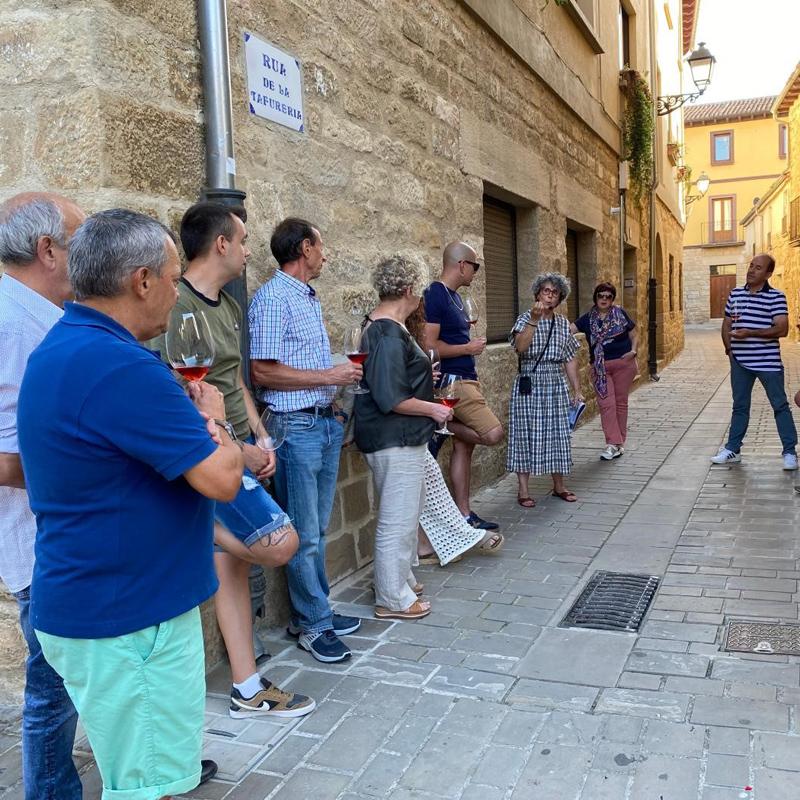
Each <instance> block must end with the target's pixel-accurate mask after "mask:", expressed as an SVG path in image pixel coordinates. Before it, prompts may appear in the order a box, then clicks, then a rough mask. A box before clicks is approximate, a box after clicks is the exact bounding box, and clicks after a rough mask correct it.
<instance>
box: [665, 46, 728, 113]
mask: <svg viewBox="0 0 800 800" xmlns="http://www.w3.org/2000/svg"><path fill="white" fill-rule="evenodd" d="M686 61H687V63H688V64H689V70H690V72H691V73H692V81H693V82H694V85H695V88H696V89H697V91H696V92H690V93H689V94H668V95H665V96H664V97H658V98H656V101H657V103H658V115H659V116H660V117H663V116H665V115H666V114H671V113H672V112H673V111H674V110H675V109H676V108H680V107H681V106H682V105H683V104H684V103H685V102H686V101H687V100H697V98H698V97H700V95H701V94H703V92H705V90H706V89H708V87H709V85H710V83H711V75H712V73H713V72H714V64H715V63H716V61H717V59H716V58H714V56H712V55H711V53H710V52H709V50H708V48H707V47H706V43H705V42H700V43H699V45H698V46H697V49H696V50H695V51H694V52H693V53H692V54H691V55H690V56H689V57H688V58H687V59H686Z"/></svg>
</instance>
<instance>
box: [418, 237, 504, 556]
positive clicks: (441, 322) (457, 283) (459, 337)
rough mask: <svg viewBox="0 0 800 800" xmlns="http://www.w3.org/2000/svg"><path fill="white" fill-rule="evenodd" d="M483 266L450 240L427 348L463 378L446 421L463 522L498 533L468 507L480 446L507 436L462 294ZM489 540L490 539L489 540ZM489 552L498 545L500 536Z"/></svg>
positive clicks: (430, 307)
mask: <svg viewBox="0 0 800 800" xmlns="http://www.w3.org/2000/svg"><path fill="white" fill-rule="evenodd" d="M479 268H480V263H479V262H478V255H477V253H476V252H475V250H474V249H473V248H472V247H470V246H469V245H468V244H465V243H464V242H450V244H448V245H447V246H446V247H445V249H444V254H443V256H442V276H441V278H440V279H439V280H438V281H434V282H433V283H432V284H431V285H430V286H429V287H428V288H427V289H426V290H425V296H424V300H425V321H426V324H425V347H426V348H427V349H429V350H434V349H435V350H437V351H438V352H439V357H440V359H441V370H442V373H443V374H447V373H450V374H454V375H457V376H458V377H459V378H461V380H460V382H459V383H460V390H459V402H458V405H457V406H456V407H455V408H454V409H453V415H454V419H453V421H452V422H450V423H448V427H449V429H450V430H451V431H452V432H453V434H454V436H453V453H452V455H451V457H450V480H451V482H452V485H453V499H454V500H455V502H456V505H457V506H458V508H459V510H460V511H461V513H462V514H463V515H464V518H465V519H466V520H467V521H468V522H469V523H470V525H472V526H473V527H475V528H480V529H482V530H487V531H495V530H497V529H498V527H499V526H498V525H497V523H496V522H487V521H486V520H484V519H481V518H480V517H479V516H478V515H477V514H476V513H475V512H474V511H473V510H472V509H471V508H470V472H471V468H472V453H473V451H474V449H475V445H476V444H483V445H489V446H492V445H496V444H498V443H499V442H500V440H501V439H502V438H503V426H502V425H501V423H500V420H499V419H497V417H496V416H495V415H494V413H493V412H492V410H491V409H490V408H489V406H488V405H487V404H486V400H485V399H484V397H483V393H482V392H481V387H480V383H478V374H477V372H476V371H475V356H478V355H480V354H481V353H482V352H483V351H484V350H485V349H486V339H485V337H477V338H475V339H470V335H469V329H470V321H469V319H468V317H467V314H466V311H465V309H464V302H463V299H462V297H461V295H460V294H459V293H458V290H459V289H461V288H463V287H469V286H470V285H471V284H472V281H473V280H474V279H475V274H476V273H477V271H478V269H479ZM490 538H491V537H490ZM495 539H496V541H494V542H489V543H488V546H489V548H490V549H491V548H493V547H499V545H500V543H501V541H502V537H500V536H499V534H495Z"/></svg>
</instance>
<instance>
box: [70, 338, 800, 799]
mask: <svg viewBox="0 0 800 800" xmlns="http://www.w3.org/2000/svg"><path fill="white" fill-rule="evenodd" d="M687 334H688V335H687V344H686V350H685V352H684V353H683V355H681V357H680V358H679V359H678V360H677V361H676V362H675V363H674V364H673V365H672V366H670V367H669V368H667V369H666V370H665V371H664V373H663V375H662V379H661V381H660V382H659V383H649V382H647V383H645V384H644V385H642V386H641V387H640V388H639V389H638V390H637V391H636V392H635V393H634V394H633V395H632V398H631V400H632V402H631V433H630V438H629V443H630V446H629V447H628V448H627V450H626V453H625V455H624V457H623V458H621V459H619V460H618V461H615V462H611V463H605V462H601V461H600V460H598V457H597V456H598V453H599V451H600V449H601V447H602V446H603V444H604V442H603V439H602V434H601V430H600V425H599V421H598V420H592V421H591V422H590V423H589V424H587V425H585V426H584V427H582V428H581V429H580V430H579V431H578V432H577V433H576V435H575V439H574V442H575V454H574V457H575V464H576V467H575V471H574V473H573V475H572V477H571V479H570V482H569V485H570V487H571V488H572V489H574V490H575V491H576V492H577V494H578V496H579V502H577V503H575V504H572V505H567V504H566V503H564V502H562V501H561V500H559V499H557V498H554V497H549V496H547V490H548V483H547V481H545V480H540V481H539V482H538V483H537V484H536V491H535V496H536V498H537V507H536V508H535V509H533V510H526V509H522V508H520V507H519V506H518V505H517V504H516V503H515V502H514V497H515V492H516V483H515V479H514V478H513V477H509V478H506V479H504V480H502V481H501V482H499V483H498V484H497V485H495V486H493V487H491V488H488V489H486V490H485V491H483V492H482V493H481V495H480V497H479V500H478V502H477V503H476V507H477V508H478V510H479V511H480V512H481V513H484V512H485V516H487V517H489V518H492V519H499V520H501V521H502V526H503V532H504V533H505V535H506V537H507V543H506V546H505V548H504V550H503V551H502V553H500V554H499V555H496V556H477V555H476V556H472V557H469V558H465V559H464V560H463V561H461V562H460V563H457V564H453V565H451V566H448V567H447V568H445V569H438V568H427V569H420V570H419V573H418V578H419V579H420V580H421V581H423V582H424V583H425V586H426V595H427V596H430V597H431V598H432V600H433V604H434V608H435V612H434V613H433V614H432V615H431V616H430V617H428V618H427V619H425V620H423V621H421V622H414V623H400V622H397V623H394V624H391V623H387V622H380V621H376V620H372V619H370V617H371V611H372V598H371V591H370V580H371V579H370V576H369V575H368V574H360V575H357V576H355V577H354V578H353V579H352V580H351V581H349V582H348V584H347V585H340V586H338V587H336V590H335V596H336V599H337V601H338V604H339V609H341V610H343V611H344V612H345V613H356V614H359V615H361V616H363V617H365V618H366V619H365V622H364V625H363V627H362V629H361V631H360V632H359V635H358V636H350V637H348V640H347V641H348V643H349V644H350V646H351V647H352V648H353V651H354V655H353V658H352V659H351V660H350V661H349V662H348V663H346V664H345V665H343V666H336V665H332V666H330V667H325V666H323V665H321V664H317V663H316V662H313V661H311V659H310V658H309V657H308V656H307V655H306V654H303V653H301V652H300V651H299V650H298V649H297V648H296V647H295V645H294V642H293V641H291V640H289V639H288V638H287V637H285V636H283V635H281V633H280V632H275V634H274V636H272V637H270V640H269V642H270V647H271V650H272V653H273V658H272V660H271V661H270V662H268V664H266V665H265V667H266V670H265V671H266V674H267V675H268V676H269V677H270V678H271V679H273V680H275V681H277V682H279V683H284V684H286V685H288V686H290V687H291V688H293V689H296V690H298V691H302V692H305V693H309V694H311V695H313V696H314V697H316V699H317V700H318V702H319V708H318V709H317V711H316V712H315V713H314V714H312V715H311V716H310V717H308V718H306V719H304V720H302V721H300V722H298V723H292V724H291V725H286V726H282V725H279V724H275V723H267V722H260V723H259V722H256V723H249V721H248V722H241V721H234V720H231V719H229V718H228V716H227V705H228V701H227V696H226V694H225V692H226V691H227V688H228V686H229V685H230V682H229V677H228V676H227V675H226V674H224V672H223V671H218V673H217V674H215V675H212V676H211V678H210V683H209V691H210V694H209V701H208V715H207V725H206V729H207V732H208V735H207V740H208V741H207V748H206V753H207V755H208V756H209V757H213V758H215V759H216V760H217V761H218V762H219V764H220V770H221V774H220V778H221V780H215V781H212V782H211V783H209V784H208V785H207V786H204V787H201V788H200V789H198V790H196V791H195V792H194V793H192V794H191V795H190V796H191V797H193V798H198V799H199V798H205V799H207V800H219V799H220V798H223V797H224V798H227V799H228V800H245V798H246V799H247V800H263V799H264V798H269V800H300V799H301V798H312V797H313V798H315V800H334V798H340V799H341V800H355V799H356V798H372V797H376V798H377V797H380V798H391V800H422V799H423V798H424V799H425V800H428V799H430V800H434V799H435V798H463V799H464V800H500V799H501V798H506V799H509V798H510V799H511V800H532V798H534V797H537V798H538V797H542V798H553V800H567V799H569V800H572V799H573V798H576V799H577V798H582V799H583V800H606V799H607V800H622V799H623V798H627V799H628V800H659V799H660V798H663V800H689V798H695V797H697V798H698V800H734V798H741V797H747V798H753V797H755V798H758V799H759V800H780V799H781V798H787V799H788V798H791V797H796V796H797V795H798V790H797V782H798V777H799V776H798V769H800V735H798V733H800V731H798V728H797V726H798V722H797V704H798V703H800V658H798V657H794V656H762V655H742V654H737V653H727V652H724V651H723V650H722V648H723V647H724V634H725V627H724V626H723V623H726V622H727V621H728V620H729V619H731V618H733V619H756V620H761V621H768V620H784V621H797V619H798V606H797V602H796V601H797V598H798V594H797V591H798V590H797V581H798V578H800V571H798V565H797V559H798V557H800V552H798V546H797V544H796V525H797V515H798V508H800V500H797V499H795V495H794V493H793V490H792V489H793V484H794V476H793V475H792V474H790V473H784V472H783V471H782V470H781V460H780V444H779V441H778V439H777V435H776V433H775V428H774V423H773V419H772V413H771V410H770V409H769V406H768V404H767V403H766V398H765V396H764V393H763V391H762V390H761V388H760V387H759V388H757V389H756V390H755V391H754V405H753V415H752V419H751V427H750V432H749V434H748V438H747V440H746V442H745V448H744V449H743V458H744V462H743V463H742V464H741V465H739V466H733V467H717V466H713V467H712V466H711V465H710V463H709V456H710V455H712V454H713V453H714V452H716V449H717V447H718V445H719V443H720V442H721V440H722V439H723V436H724V434H725V431H726V428H727V424H728V419H729V413H730V391H729V387H728V382H727V374H728V370H727V362H726V359H725V358H724V355H723V353H722V350H721V347H720V342H719V335H718V329H717V327H716V326H711V327H709V326H705V327H702V328H693V329H689V330H688V332H687ZM783 353H784V361H785V363H786V365H787V371H788V381H787V383H788V386H789V387H797V386H798V385H800V375H798V372H800V353H799V352H798V349H797V347H796V346H795V345H792V344H784V348H783ZM599 569H613V570H619V571H625V572H638V573H652V574H654V575H658V576H663V580H662V583H661V586H660V588H659V590H658V593H657V595H656V597H655V600H654V603H653V605H652V606H651V609H650V611H649V612H648V614H647V617H646V619H645V622H644V624H643V625H642V627H641V629H640V631H639V634H638V635H634V634H626V633H611V632H605V631H589V630H577V629H566V628H559V627H557V626H558V623H559V622H560V620H561V618H562V617H563V616H564V614H565V613H566V611H567V609H568V608H569V607H570V605H571V603H572V601H573V600H574V598H575V596H576V595H577V594H578V592H579V591H580V590H581V589H582V588H583V586H584V584H585V583H586V581H587V579H588V578H589V576H591V574H592V573H593V572H594V571H595V570H599ZM215 692H218V693H215ZM85 778H86V783H87V789H89V791H87V797H89V798H96V797H99V793H98V789H97V776H96V774H94V772H93V771H92V770H90V771H89V772H88V773H87V774H86V776H85ZM234 783H235V784H236V785H235V787H234V785H233V784H234ZM745 787H753V789H752V790H751V791H745Z"/></svg>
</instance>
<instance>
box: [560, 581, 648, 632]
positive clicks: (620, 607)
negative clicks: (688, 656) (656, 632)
mask: <svg viewBox="0 0 800 800" xmlns="http://www.w3.org/2000/svg"><path fill="white" fill-rule="evenodd" d="M658 583H659V578H656V577H655V576H654V575H631V574H628V573H625V572H606V571H601V572H595V574H594V575H592V577H591V579H590V580H589V583H587V584H586V588H585V589H584V590H583V591H582V592H581V594H580V597H579V598H578V599H577V600H576V601H575V602H574V603H573V605H572V608H571V609H570V610H569V612H567V615H566V616H565V617H564V619H563V620H561V625H560V627H562V628H571V627H572V628H574V627H577V628H598V629H600V630H607V631H637V630H639V626H640V625H641V624H642V619H643V618H644V615H645V612H646V611H647V609H648V607H649V606H650V603H651V602H652V600H653V595H654V594H655V592H656V589H657V588H658Z"/></svg>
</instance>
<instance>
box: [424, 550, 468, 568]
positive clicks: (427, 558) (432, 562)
mask: <svg viewBox="0 0 800 800" xmlns="http://www.w3.org/2000/svg"><path fill="white" fill-rule="evenodd" d="M461 559H462V556H461V555H457V556H455V558H451V559H450V560H449V561H448V562H447V564H455V563H456V561H461ZM417 560H418V561H419V563H420V564H423V565H427V566H431V567H441V566H447V564H442V562H441V561H439V556H437V555H436V553H428V554H427V555H424V556H417Z"/></svg>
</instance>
